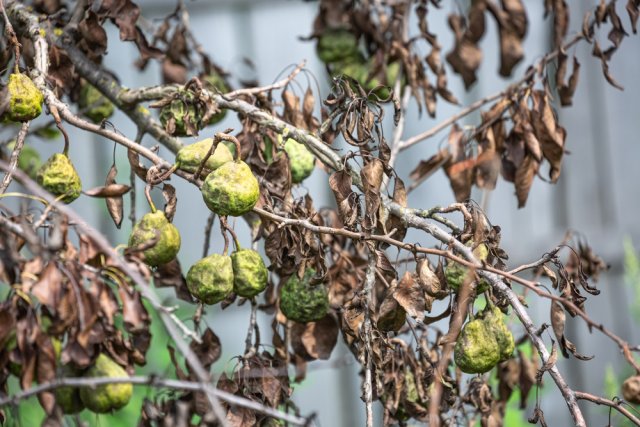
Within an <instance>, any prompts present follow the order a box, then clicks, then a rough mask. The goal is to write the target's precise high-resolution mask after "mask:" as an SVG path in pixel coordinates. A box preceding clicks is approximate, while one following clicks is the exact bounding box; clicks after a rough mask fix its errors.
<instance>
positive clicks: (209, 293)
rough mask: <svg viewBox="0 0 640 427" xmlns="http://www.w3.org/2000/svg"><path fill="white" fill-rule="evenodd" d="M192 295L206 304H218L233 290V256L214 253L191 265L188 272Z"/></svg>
mask: <svg viewBox="0 0 640 427" xmlns="http://www.w3.org/2000/svg"><path fill="white" fill-rule="evenodd" d="M187 288H189V292H191V295H193V296H194V297H196V298H197V299H198V300H199V301H201V302H203V303H205V304H210V305H211V304H217V303H219V302H220V301H222V300H224V299H225V298H226V297H227V295H229V294H230V293H231V291H233V265H232V261H231V257H228V256H226V255H218V254H213V255H209V256H208V257H206V258H202V259H201V260H200V261H198V262H196V263H195V264H193V265H192V266H191V268H190V269H189V272H188V273H187Z"/></svg>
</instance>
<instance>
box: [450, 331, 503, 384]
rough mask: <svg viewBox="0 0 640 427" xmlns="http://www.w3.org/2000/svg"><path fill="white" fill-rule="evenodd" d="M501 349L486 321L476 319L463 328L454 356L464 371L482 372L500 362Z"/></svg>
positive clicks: (469, 372) (470, 372)
mask: <svg viewBox="0 0 640 427" xmlns="http://www.w3.org/2000/svg"><path fill="white" fill-rule="evenodd" d="M500 351H501V349H500V345H499V344H498V342H497V341H496V338H495V336H494V335H493V333H492V331H491V329H490V328H488V327H487V324H486V322H484V321H483V320H482V319H475V320H472V321H471V322H468V323H467V324H466V325H464V327H463V328H462V331H461V332H460V335H459V336H458V340H457V341H456V346H455V349H454V354H453V357H454V360H455V362H456V365H458V367H459V368H460V370H461V371H462V372H466V373H468V374H482V373H484V372H487V371H489V370H491V369H492V368H493V367H494V366H496V365H497V364H498V362H499V361H500V356H501V355H500Z"/></svg>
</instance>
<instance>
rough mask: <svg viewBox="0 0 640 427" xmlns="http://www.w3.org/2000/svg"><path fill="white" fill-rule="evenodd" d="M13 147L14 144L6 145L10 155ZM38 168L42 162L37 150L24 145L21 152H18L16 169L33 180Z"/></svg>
mask: <svg viewBox="0 0 640 427" xmlns="http://www.w3.org/2000/svg"><path fill="white" fill-rule="evenodd" d="M15 146H16V143H15V142H12V143H11V144H9V145H7V149H8V150H9V154H11V152H12V151H13V149H14V147H15ZM40 167H42V160H41V159H40V153H38V150H36V149H35V148H33V147H30V146H28V145H24V146H23V147H22V151H20V156H18V168H20V170H22V171H23V172H24V173H26V174H27V175H29V176H30V177H31V179H34V180H35V179H36V178H37V175H38V169H40Z"/></svg>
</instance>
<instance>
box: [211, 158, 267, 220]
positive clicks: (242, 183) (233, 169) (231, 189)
mask: <svg viewBox="0 0 640 427" xmlns="http://www.w3.org/2000/svg"><path fill="white" fill-rule="evenodd" d="M201 191H202V198H203V199H204V202H205V203H206V205H207V207H208V208H209V209H211V211H213V212H215V213H216V214H218V215H231V216H241V215H244V214H245V213H247V212H249V211H250V210H251V209H253V207H254V206H255V205H256V202H257V201H258V198H259V197H260V186H259V184H258V180H257V179H256V177H255V176H254V175H253V172H251V168H250V167H249V166H248V165H247V164H246V163H245V162H243V161H242V160H238V161H233V162H227V163H225V164H223V165H222V166H220V167H219V168H218V169H216V170H214V171H213V172H211V173H210V174H209V175H208V176H207V178H206V179H205V180H204V184H202V190H201Z"/></svg>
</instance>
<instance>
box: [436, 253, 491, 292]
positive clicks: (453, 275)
mask: <svg viewBox="0 0 640 427" xmlns="http://www.w3.org/2000/svg"><path fill="white" fill-rule="evenodd" d="M466 245H467V246H470V247H471V246H473V245H474V244H473V242H471V241H469V242H467V244H466ZM473 255H474V256H475V257H476V258H477V259H478V260H479V261H484V260H486V259H487V257H488V256H489V248H487V245H485V244H484V243H482V244H480V245H478V247H477V248H475V249H474V250H473ZM468 271H469V269H468V268H467V267H466V266H464V265H461V264H458V263H457V262H454V261H449V262H448V264H447V265H446V267H445V268H444V275H445V277H446V279H447V283H448V284H449V287H451V289H453V290H454V291H456V292H457V291H458V290H459V289H460V285H462V284H463V283H464V281H465V279H466V277H467V273H468ZM489 286H490V285H489V282H487V281H486V280H484V279H480V282H479V283H478V285H477V287H476V292H477V293H478V294H480V293H482V292H484V291H486V290H487V289H489Z"/></svg>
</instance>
